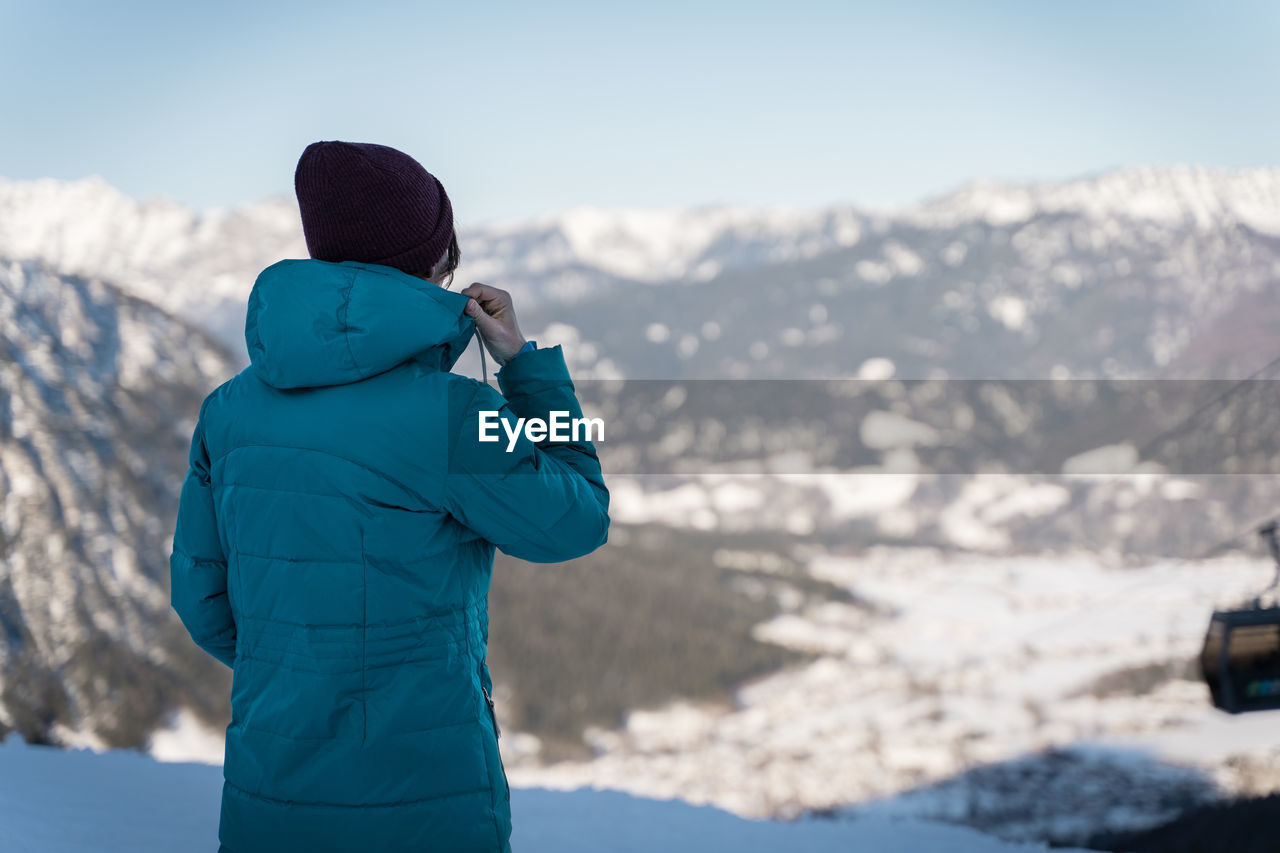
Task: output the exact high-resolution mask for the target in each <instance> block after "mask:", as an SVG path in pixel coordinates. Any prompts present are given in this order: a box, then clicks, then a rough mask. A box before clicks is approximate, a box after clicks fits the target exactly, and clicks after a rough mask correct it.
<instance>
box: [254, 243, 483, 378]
mask: <svg viewBox="0 0 1280 853" xmlns="http://www.w3.org/2000/svg"><path fill="white" fill-rule="evenodd" d="M466 304H467V297H466V296H463V295H462V294H461V293H454V292H452V291H449V290H445V289H444V288H442V287H438V286H436V285H434V284H432V283H430V282H428V281H423V280H422V279H420V278H416V277H414V276H411V275H409V274H408V273H406V272H402V271H401V270H398V269H396V268H395V267H388V266H383V265H381V264H368V263H361V262H357V261H342V262H337V263H335V262H330V261H320V260H316V259H314V258H308V259H305V260H284V261H279V262H277V263H274V264H272V265H271V266H269V267H267V268H266V269H264V270H263V271H262V272H261V273H260V274H259V275H258V278H257V280H256V281H255V282H254V284H253V290H252V291H251V292H250V293H249V306H248V310H247V312H246V314H245V325H244V338H245V343H246V344H247V345H248V348H249V361H250V363H251V364H252V366H253V369H254V370H255V371H256V372H257V374H258V375H259V376H260V377H261V378H262V380H263V381H264V382H266V383H267V384H269V385H272V386H274V387H276V388H311V387H318V386H325V385H345V384H347V383H350V382H358V381H360V380H361V379H366V378H368V377H370V376H374V375H376V374H378V373H382V372H384V371H386V370H390V369H391V368H393V367H395V366H396V365H398V364H401V363H403V362H405V361H407V360H409V359H413V360H415V361H417V362H419V363H420V364H422V365H423V366H424V367H428V368H430V369H436V370H441V371H448V370H450V369H451V368H452V367H453V365H454V363H455V362H456V361H457V360H458V357H459V356H460V355H462V352H463V350H465V349H466V348H467V344H468V343H470V341H471V337H472V335H474V334H475V321H474V320H472V319H471V318H470V317H468V316H466V315H465V314H463V313H462V310H463V308H464V307H466Z"/></svg>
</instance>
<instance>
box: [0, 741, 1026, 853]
mask: <svg viewBox="0 0 1280 853" xmlns="http://www.w3.org/2000/svg"><path fill="white" fill-rule="evenodd" d="M221 785H222V771H221V768H219V767H216V766H211V765H206V764H174V763H162V762H158V761H155V760H154V759H151V758H149V757H147V756H144V755H141V754H139V753H135V752H123V751H115V752H106V753H94V752H91V751H89V750H58V749H54V748H51V747H38V746H28V745H26V744H24V743H23V742H22V741H21V740H20V739H19V738H18V737H16V736H10V737H9V738H8V739H7V740H5V741H4V742H2V743H0V827H3V834H4V849H5V850H6V851H8V853H82V851H85V850H93V851H95V853H124V851H128V853H172V851H175V850H182V851H186V852H187V853H198V851H201V850H208V851H213V850H216V849H217V840H216V839H217V831H218V804H219V797H220V793H221ZM511 805H512V823H513V826H514V831H513V833H512V838H511V843H512V849H513V850H515V851H518V853H553V852H554V853H598V851H602V850H608V851H617V852H618V853H632V851H634V853H640V851H662V852H663V853H686V851H687V853H705V851H709V850H714V851H721V850H723V851H751V852H752V853H769V851H787V853H805V851H830V850H875V851H878V853H914V851H922V852H923V851H937V850H946V851H949V853H1011V852H1012V851H1028V853H1029V851H1033V850H1044V849H1045V848H1043V847H1041V846H1039V845H1020V844H1009V843H1005V842H1001V841H997V840H995V839H993V838H990V837H987V836H983V835H981V834H979V833H977V832H975V831H973V830H969V829H964V828H959V827H950V826H945V825H942V824H934V823H926V822H922V821H913V820H908V821H902V820H895V819H892V818H887V817H875V818H865V819H858V820H808V821H803V822H795V823H781V822H776V821H756V820H746V819H743V818H741V817H737V816H735V815H732V814H729V813H728V812H724V811H720V810H718V809H714V808H709V807H705V806H702V807H700V806H694V805H690V804H688V803H683V802H679V801H665V802H664V801H657V800H648V799H642V798H640V797H635V796H631V795H628V794H625V793H621V792H618V791H597V790H590V789H585V790H579V791H574V792H572V793H565V792H558V791H548V790H526V789H520V788H516V789H515V790H513V792H512V797H511ZM606 839H607V841H606Z"/></svg>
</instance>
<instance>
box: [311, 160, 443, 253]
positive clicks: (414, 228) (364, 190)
mask: <svg viewBox="0 0 1280 853" xmlns="http://www.w3.org/2000/svg"><path fill="white" fill-rule="evenodd" d="M293 188H294V190H295V192H297V194H298V209H299V210H300V211H301V213H302V233H303V235H304V236H305V237H306V240H307V251H308V252H310V253H311V257H313V258H318V259H319V260H322V261H362V262H364V263H369V264H385V265H387V266H390V267H396V268H397V269H400V270H403V271H404V272H407V273H410V274H411V275H420V274H424V273H427V272H430V271H431V268H432V267H433V266H434V265H435V263H436V262H437V261H439V260H440V258H441V257H442V256H443V255H444V253H445V250H446V249H448V248H449V239H450V238H451V237H452V236H453V206H452V205H451V204H450V203H449V196H448V195H446V194H445V191H444V186H443V185H442V184H441V183H440V181H438V180H437V179H436V177H435V176H434V175H432V174H431V173H430V172H428V171H427V170H426V169H424V168H422V165H421V164H420V163H418V161H417V160H414V159H413V158H412V157H410V156H409V155H408V154H405V153H403V152H401V151H397V150H396V149H394V148H389V147H387V146H386V145H374V144H372V143H368V142H336V141H335V142H313V143H311V144H310V145H308V146H307V147H306V150H304V151H303V152H302V156H301V157H300V158H299V159H298V168H297V169H296V170H295V171H294V174H293Z"/></svg>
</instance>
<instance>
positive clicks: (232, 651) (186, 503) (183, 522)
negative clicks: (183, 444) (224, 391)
mask: <svg viewBox="0 0 1280 853" xmlns="http://www.w3.org/2000/svg"><path fill="white" fill-rule="evenodd" d="M207 402H208V400H207V399H206V401H205V403H206V404H207ZM204 410H205V404H201V406H200V417H199V419H198V420H197V423H196V429H195V433H194V434H193V435H192V437H191V451H190V454H189V457H188V461H189V467H188V469H187V475H186V478H185V479H184V480H183V483H182V495H181V498H180V499H179V502H178V522H177V526H176V528H175V530H174V536H173V551H172V553H171V554H170V555H169V580H170V596H171V598H170V602H171V604H172V605H173V609H174V610H175V611H176V612H177V614H178V617H179V618H180V619H181V620H182V624H183V625H185V626H186V628H187V631H188V632H190V634H191V639H193V640H194V641H195V642H196V645H198V646H200V648H202V649H204V650H205V651H206V652H208V653H209V654H211V655H213V656H214V657H215V658H217V659H218V660H220V661H222V662H223V663H225V664H226V665H227V666H233V665H234V662H235V656H236V623H235V620H234V619H233V618H232V615H231V605H230V603H229V601H228V599H227V558H226V555H225V554H223V551H222V542H221V539H220V538H219V537H218V528H217V521H216V519H215V516H214V510H213V490H212V489H211V488H210V484H209V453H208V449H207V448H206V447H205V443H204Z"/></svg>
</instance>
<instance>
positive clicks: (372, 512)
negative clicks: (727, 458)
mask: <svg viewBox="0 0 1280 853" xmlns="http://www.w3.org/2000/svg"><path fill="white" fill-rule="evenodd" d="M466 302H467V298H466V297H465V296H463V295H461V294H459V293H453V292H450V291H447V290H443V289H441V288H439V287H436V286H435V285H433V284H430V283H428V282H425V281H423V280H421V279H418V278H415V277H413V276H410V275H408V274H406V273H403V272H400V271H399V270H396V269H394V268H392V267H387V266H381V265H376V264H362V263H355V262H343V263H329V262H325V261H318V260H286V261H281V262H279V263H276V264H273V265H272V266H270V267H268V268H267V269H265V270H263V271H262V273H261V274H260V275H259V276H258V279H257V281H256V282H255V283H254V286H253V290H252V293H251V294H250V296H249V304H248V312H247V316H246V322H245V338H246V341H247V343H248V347H249V355H250V359H251V362H252V363H251V364H250V365H249V366H248V367H246V368H245V369H244V370H243V371H241V372H240V373H239V374H237V375H236V376H234V377H233V378H231V379H229V380H228V381H227V382H225V383H223V384H222V385H221V386H219V387H218V388H216V389H215V390H214V391H213V392H212V393H210V394H209V396H208V397H207V398H206V399H205V401H204V403H203V404H202V405H201V407H200V412H199V417H198V420H197V424H196V427H195V432H194V435H193V436H192V440H191V454H190V469H189V471H188V472H187V475H186V478H185V480H184V481H183V485H182V495H181V500H180V503H179V508H178V518H177V526H176V528H175V531H174V539H173V552H172V555H171V557H170V576H171V581H172V604H173V607H174V609H175V610H176V611H177V613H178V615H179V617H180V618H181V619H182V621H183V623H184V624H185V625H186V627H187V629H188V630H189V631H190V632H191V636H192V638H193V639H194V640H195V642H196V643H198V644H199V645H200V646H201V647H202V648H204V649H205V650H206V651H208V652H209V653H210V654H212V655H214V656H215V657H217V658H218V659H219V660H221V661H222V662H223V663H225V664H227V665H228V666H230V667H231V668H232V670H233V679H232V689H231V722H230V724H229V725H228V726H227V731H226V753H225V763H224V765H223V775H224V778H225V783H224V785H223V793H222V813H221V821H220V824H219V833H218V835H219V840H220V842H221V845H222V846H221V848H220V849H221V850H223V851H227V853H256V852H257V851H272V853H282V851H294V850H297V851H304V850H305V851H309V853H318V851H365V850H369V851H379V853H391V851H428V850H431V851H437V850H438V851H502V850H508V849H509V844H510V841H509V838H510V834H511V812H510V789H509V787H508V785H507V781H506V774H505V772H504V770H503V767H502V762H501V759H500V757H499V753H498V740H497V738H498V726H497V724H496V721H495V718H494V715H493V705H492V701H491V699H490V691H491V689H492V682H491V680H490V675H489V671H488V668H487V666H486V664H485V649H486V646H487V642H488V610H487V603H488V591H489V579H490V575H491V573H492V569H493V556H494V548H495V546H496V547H497V548H501V549H502V551H503V552H504V553H507V554H510V555H512V556H515V557H519V558H522V559H525V560H529V561H533V562H540V563H543V562H556V561H561V560H569V559H573V558H575V557H579V556H582V555H584V554H587V553H589V552H591V551H593V550H594V549H596V548H597V547H599V546H600V545H602V544H603V543H604V542H605V540H606V537H607V535H608V529H609V515H608V504H609V494H608V491H607V490H606V488H605V484H604V481H603V478H602V476H601V472H600V464H599V461H598V460H597V457H596V451H595V448H594V446H593V445H592V444H591V442H590V441H585V440H581V441H577V442H572V441H570V442H559V443H554V442H551V441H540V442H537V443H534V442H532V441H530V440H529V438H528V437H526V436H525V435H524V434H523V433H522V434H521V437H520V438H519V439H518V441H517V444H516V446H515V448H514V449H513V450H512V451H510V452H508V450H507V446H508V442H507V438H506V435H505V431H504V430H501V429H499V430H498V432H499V434H501V435H502V440H501V441H497V442H492V443H490V442H481V441H480V440H479V434H480V419H481V413H483V412H498V415H497V417H499V418H501V419H502V420H505V421H507V423H508V424H509V425H510V427H511V428H513V429H514V428H515V426H516V418H517V417H525V418H533V417H540V418H544V419H547V418H548V417H549V414H550V412H552V411H557V410H559V411H568V412H570V415H569V417H574V418H576V417H581V416H582V412H581V409H580V407H579V404H578V401H577V398H576V396H575V394H574V387H573V383H572V382H571V381H570V379H569V373H568V370H567V369H566V367H565V362H564V358H563V353H562V352H561V351H560V348H559V347H551V348H548V349H538V350H534V351H532V352H528V353H525V354H523V355H520V356H519V357H518V358H516V359H513V360H512V361H511V362H509V363H508V364H507V366H506V367H505V368H503V369H502V370H501V371H500V372H499V373H498V375H497V379H498V384H499V387H500V388H501V389H502V394H499V393H498V392H497V391H496V390H494V389H493V388H491V387H490V386H488V385H486V384H483V383H480V382H477V381H476V380H474V379H469V378H467V377H463V376H458V375H454V374H452V373H450V372H449V370H450V368H451V367H452V366H453V364H454V362H455V361H456V360H457V358H458V356H459V355H460V354H461V353H462V351H463V350H464V349H465V348H466V346H467V344H468V342H469V341H470V340H471V338H472V336H473V334H474V333H475V325H474V321H473V320H471V318H469V317H467V316H466V315H465V314H463V307H464V306H465V305H466ZM495 423H496V422H495ZM498 426H501V425H500V424H498Z"/></svg>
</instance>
